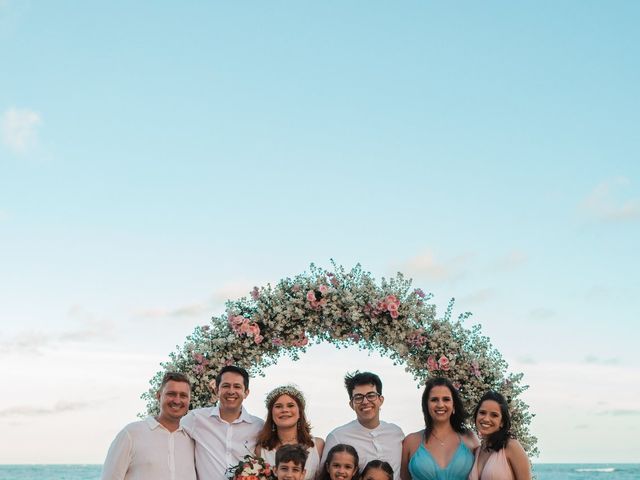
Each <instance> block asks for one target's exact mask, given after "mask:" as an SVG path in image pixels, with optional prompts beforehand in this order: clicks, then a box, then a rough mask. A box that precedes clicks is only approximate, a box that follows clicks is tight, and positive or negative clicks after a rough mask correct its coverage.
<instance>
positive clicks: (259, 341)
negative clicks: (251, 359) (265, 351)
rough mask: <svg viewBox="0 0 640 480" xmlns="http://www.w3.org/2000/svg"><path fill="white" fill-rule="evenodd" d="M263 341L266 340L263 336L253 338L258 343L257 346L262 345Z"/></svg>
mask: <svg viewBox="0 0 640 480" xmlns="http://www.w3.org/2000/svg"><path fill="white" fill-rule="evenodd" d="M262 340H264V337H263V336H262V335H256V336H255V337H253V341H254V342H256V345H260V344H261V343H262Z"/></svg>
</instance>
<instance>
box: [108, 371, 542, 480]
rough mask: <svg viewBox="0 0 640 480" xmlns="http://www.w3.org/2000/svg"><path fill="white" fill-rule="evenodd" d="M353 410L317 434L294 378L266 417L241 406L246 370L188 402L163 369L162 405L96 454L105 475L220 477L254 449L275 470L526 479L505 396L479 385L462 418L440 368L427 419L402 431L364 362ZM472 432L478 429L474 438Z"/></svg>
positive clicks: (298, 474)
mask: <svg viewBox="0 0 640 480" xmlns="http://www.w3.org/2000/svg"><path fill="white" fill-rule="evenodd" d="M345 387H346V390H347V393H348V396H349V406H350V407H351V408H352V409H353V411H354V412H355V414H356V418H355V420H353V421H351V422H349V423H347V424H346V425H342V426H340V427H337V428H335V429H334V430H333V431H332V432H331V433H329V435H328V436H327V438H326V441H323V439H321V438H317V437H313V436H312V434H311V427H310V425H309V422H308V421H307V418H306V415H305V407H306V403H305V398H304V395H303V394H302V392H301V391H300V390H299V389H298V388H296V387H295V386H292V385H284V386H280V387H278V388H275V389H274V390H272V391H271V392H270V393H269V394H268V395H267V397H266V400H265V404H266V407H267V418H266V421H263V420H262V419H260V418H258V417H256V416H253V415H251V414H249V413H248V412H247V410H246V409H245V407H244V406H243V401H244V399H245V398H246V397H247V395H248V394H249V375H248V373H247V371H246V370H244V369H243V368H239V367H237V366H226V367H224V368H222V369H221V370H220V372H219V373H218V375H217V376H216V385H215V393H216V394H217V396H218V399H219V402H218V405H216V406H214V407H206V408H198V409H194V410H191V411H189V401H190V394H191V387H190V383H189V379H188V378H187V377H186V376H185V375H183V374H181V373H174V372H170V373H167V374H165V376H164V378H163V380H162V383H161V386H160V389H159V391H158V393H157V397H158V401H159V407H160V413H159V414H158V415H157V416H152V417H148V418H147V419H145V420H142V421H139V422H134V423H132V424H129V425H127V426H126V427H125V428H124V429H123V430H122V431H121V432H120V433H119V434H118V435H117V436H116V438H115V440H114V441H113V443H112V444H111V447H110V448H109V453H108V454H107V458H106V460H105V463H104V467H103V472H102V479H103V480H125V479H126V480H142V479H144V480H151V479H153V480H196V479H199V480H224V479H226V478H227V472H228V470H229V467H230V466H233V465H236V464H238V462H239V461H241V460H242V459H243V458H244V457H245V455H247V454H249V453H250V454H255V455H256V456H259V457H262V458H263V459H264V460H265V462H267V463H268V464H269V465H271V466H272V468H273V470H274V472H275V474H276V477H277V478H278V480H400V479H401V480H467V479H469V480H530V479H531V471H530V464H529V460H528V458H527V455H526V453H525V451H524V449H523V448H522V445H521V444H520V443H519V442H518V440H517V439H515V438H513V437H512V435H511V432H510V427H511V420H510V415H509V408H508V403H507V401H506V399H505V398H504V397H503V396H502V395H501V394H500V393H497V392H493V391H491V392H487V393H486V394H485V395H484V396H483V397H482V398H481V399H480V401H479V403H478V405H477V406H476V408H475V410H474V412H473V421H474V423H475V427H476V431H477V433H478V435H476V434H475V433H474V432H473V431H471V430H470V429H468V428H467V426H466V424H465V421H466V417H467V414H466V412H465V409H464V405H463V402H462V399H461V397H460V394H459V392H458V391H457V389H456V388H455V387H454V386H453V384H452V383H451V382H450V381H449V380H448V379H446V378H443V377H436V378H432V379H430V380H429V381H428V382H427V384H426V386H425V389H424V393H423V395H422V412H423V415H424V422H425V428H424V429H423V430H421V431H419V432H415V433H411V434H409V435H407V436H406V437H405V436H404V434H403V432H402V430H401V429H400V427H398V426H397V425H394V424H392V423H387V422H384V421H382V420H380V407H381V406H382V404H383V402H384V396H383V395H382V381H381V380H380V378H379V377H378V376H377V375H376V374H374V373H371V372H355V373H353V374H348V375H347V376H346V377H345ZM478 436H479V437H480V438H478Z"/></svg>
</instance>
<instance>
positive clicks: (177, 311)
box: [135, 303, 212, 318]
mask: <svg viewBox="0 0 640 480" xmlns="http://www.w3.org/2000/svg"><path fill="white" fill-rule="evenodd" d="M211 311H212V307H211V305H210V304H209V303H194V304H191V305H184V306H182V307H176V308H147V309H144V310H139V311H138V312H136V313H135V315H136V316H138V317H142V318H193V317H202V316H205V315H207V316H210V315H211Z"/></svg>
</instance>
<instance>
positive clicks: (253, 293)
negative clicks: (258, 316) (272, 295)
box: [251, 287, 260, 300]
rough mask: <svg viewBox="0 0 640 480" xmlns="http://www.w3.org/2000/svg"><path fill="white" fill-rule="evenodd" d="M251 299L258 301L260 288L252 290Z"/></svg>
mask: <svg viewBox="0 0 640 480" xmlns="http://www.w3.org/2000/svg"><path fill="white" fill-rule="evenodd" d="M251 298H253V299H254V300H258V298H260V290H258V287H253V290H251Z"/></svg>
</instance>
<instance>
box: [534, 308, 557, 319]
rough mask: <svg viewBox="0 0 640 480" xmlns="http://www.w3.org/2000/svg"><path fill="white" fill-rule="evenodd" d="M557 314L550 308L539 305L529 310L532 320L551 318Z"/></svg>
mask: <svg viewBox="0 0 640 480" xmlns="http://www.w3.org/2000/svg"><path fill="white" fill-rule="evenodd" d="M555 314H556V312H555V311H553V310H551V309H549V308H544V307H538V308H534V309H533V310H531V311H530V312H529V318H530V319H532V320H549V319H550V318H551V317H554V316H555Z"/></svg>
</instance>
